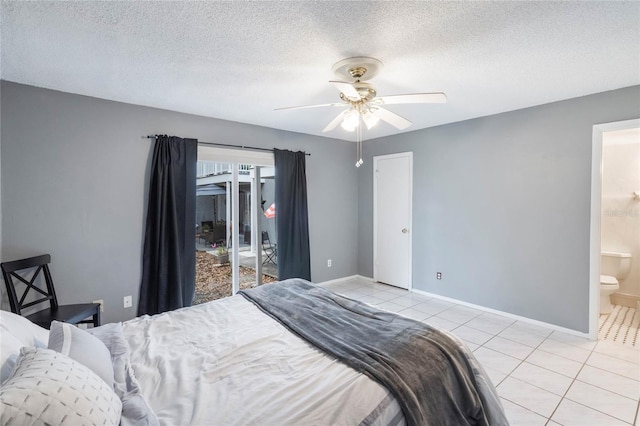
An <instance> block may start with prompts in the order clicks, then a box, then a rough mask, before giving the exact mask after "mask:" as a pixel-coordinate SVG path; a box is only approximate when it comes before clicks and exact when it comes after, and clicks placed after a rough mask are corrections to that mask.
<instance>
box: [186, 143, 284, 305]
mask: <svg viewBox="0 0 640 426" xmlns="http://www.w3.org/2000/svg"><path fill="white" fill-rule="evenodd" d="M274 176H275V173H274V168H273V154H272V153H270V152H269V153H261V152H260V153H258V152H250V151H242V150H232V149H221V148H215V147H211V146H206V145H205V146H199V147H198V173H197V179H196V181H197V189H196V223H195V228H196V246H195V250H196V297H195V301H194V304H198V303H204V302H208V301H211V300H215V299H219V298H222V297H227V296H231V295H233V294H235V293H236V292H238V291H239V290H240V289H244V288H251V287H255V286H258V285H261V284H264V283H270V282H275V281H277V267H276V259H275V258H273V257H271V258H270V257H269V256H265V252H264V249H263V247H264V244H263V241H262V238H261V237H262V235H263V233H265V232H266V233H268V234H269V236H270V240H271V241H270V242H271V243H272V244H274V245H275V244H277V242H276V241H277V235H275V233H272V232H271V231H272V229H275V224H274V223H273V222H275V219H274V218H273V216H267V215H265V214H264V210H265V209H266V208H267V207H269V205H270V204H271V203H273V197H274V182H273V179H274ZM267 203H268V204H267Z"/></svg>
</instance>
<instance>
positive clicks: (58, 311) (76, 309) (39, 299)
mask: <svg viewBox="0 0 640 426" xmlns="http://www.w3.org/2000/svg"><path fill="white" fill-rule="evenodd" d="M49 263H51V255H49V254H43V255H41V256H35V257H30V258H27V259H20V260H13V261H11V262H4V263H0V267H1V268H2V276H3V277H4V283H5V285H6V286H7V293H8V295H9V304H10V305H11V312H13V313H15V314H18V315H22V313H21V312H22V310H23V309H25V308H29V307H31V306H35V305H37V304H40V303H46V302H47V301H48V302H49V305H50V307H49V308H47V309H43V310H41V311H38V312H35V313H33V314H29V315H26V316H25V318H27V319H28V320H29V321H31V322H33V323H35V324H38V325H39V326H40V327H44V328H46V329H48V328H49V327H51V321H53V320H56V321H61V322H67V323H70V324H85V323H86V324H93V326H94V327H97V326H99V325H100V304H99V303H83V304H76V305H58V299H57V298H56V291H55V289H54V288H53V279H52V278H51V272H50V271H49ZM33 268H37V269H36V270H35V272H33V275H32V276H31V279H29V281H27V280H26V279H25V278H23V276H22V275H19V274H17V272H18V271H23V270H28V269H33ZM40 272H42V275H44V281H45V283H46V291H45V290H44V289H42V288H40V287H38V286H36V284H37V282H36V279H37V278H38V276H39V275H40ZM27 274H28V272H27ZM23 275H26V274H23ZM14 279H15V280H16V281H15V283H14ZM20 282H21V283H22V284H24V285H26V287H27V288H26V289H25V290H24V292H23V293H22V295H21V296H20V298H18V295H17V293H16V286H15V284H19V283H20ZM30 290H33V292H32V293H33V294H35V298H36V299H35V300H33V299H34V298H33V297H31V298H29V299H27V294H29V292H30ZM37 293H39V294H37ZM89 317H92V318H91V319H87V318H89Z"/></svg>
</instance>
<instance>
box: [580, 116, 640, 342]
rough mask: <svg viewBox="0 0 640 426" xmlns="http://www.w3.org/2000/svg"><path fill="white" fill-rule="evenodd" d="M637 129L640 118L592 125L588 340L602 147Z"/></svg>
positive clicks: (597, 256) (594, 298) (592, 322)
mask: <svg viewBox="0 0 640 426" xmlns="http://www.w3.org/2000/svg"><path fill="white" fill-rule="evenodd" d="M638 128H640V119H634V120H625V121H619V122H613V123H604V124H598V125H595V126H593V142H592V165H591V229H590V250H589V337H590V338H591V339H592V340H597V339H598V331H599V329H600V274H601V269H600V261H601V252H602V250H603V245H602V244H603V238H602V232H603V227H602V221H603V147H604V143H605V140H606V139H607V137H608V136H610V135H613V134H614V133H615V132H621V131H627V130H632V129H638ZM628 192H629V194H627V195H628V197H629V199H630V200H631V197H632V191H628ZM614 213H615V212H614ZM632 214H633V212H632ZM617 250H618V249H617ZM638 260H639V259H638V258H636V259H632V262H633V263H636V264H637V261H638ZM634 261H635V262H634ZM633 263H632V264H633Z"/></svg>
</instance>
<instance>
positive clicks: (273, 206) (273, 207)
mask: <svg viewBox="0 0 640 426" xmlns="http://www.w3.org/2000/svg"><path fill="white" fill-rule="evenodd" d="M264 215H265V216H266V217H267V219H273V218H274V217H276V204H275V203H273V204H271V205H270V206H269V208H268V209H266V210H265V211H264Z"/></svg>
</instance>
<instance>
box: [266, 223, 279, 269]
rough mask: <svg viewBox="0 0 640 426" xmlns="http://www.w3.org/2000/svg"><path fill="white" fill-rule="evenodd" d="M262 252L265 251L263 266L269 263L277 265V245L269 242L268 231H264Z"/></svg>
mask: <svg viewBox="0 0 640 426" xmlns="http://www.w3.org/2000/svg"><path fill="white" fill-rule="evenodd" d="M262 251H264V259H263V261H262V264H263V265H266V264H267V263H273V264H274V265H277V264H278V263H277V262H276V260H277V258H278V249H277V246H276V245H275V244H273V245H272V244H271V241H270V240H269V233H268V232H267V231H262Z"/></svg>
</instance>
